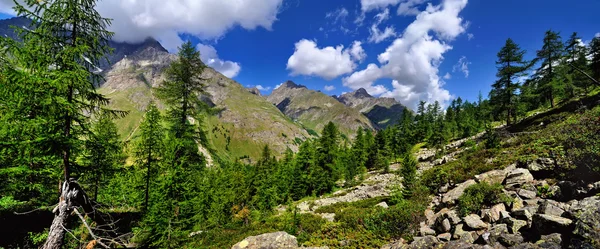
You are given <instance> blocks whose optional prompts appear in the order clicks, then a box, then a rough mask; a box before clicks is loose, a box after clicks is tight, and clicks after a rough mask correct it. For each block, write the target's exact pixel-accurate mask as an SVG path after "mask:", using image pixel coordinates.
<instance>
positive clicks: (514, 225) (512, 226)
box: [504, 218, 527, 234]
mask: <svg viewBox="0 0 600 249" xmlns="http://www.w3.org/2000/svg"><path fill="white" fill-rule="evenodd" d="M504 223H506V225H508V229H509V231H510V233H512V234H516V233H518V232H519V230H521V228H523V227H524V226H527V221H524V220H518V219H515V218H508V219H506V220H504Z"/></svg>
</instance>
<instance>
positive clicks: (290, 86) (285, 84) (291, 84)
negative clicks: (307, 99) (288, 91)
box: [281, 80, 306, 88]
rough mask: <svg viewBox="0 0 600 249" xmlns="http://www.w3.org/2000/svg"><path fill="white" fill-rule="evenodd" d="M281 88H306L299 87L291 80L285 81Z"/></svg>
mask: <svg viewBox="0 0 600 249" xmlns="http://www.w3.org/2000/svg"><path fill="white" fill-rule="evenodd" d="M281 86H283V87H287V88H306V86H304V85H300V84H296V83H294V82H293V81H291V80H288V81H286V82H285V83H283V85H281Z"/></svg>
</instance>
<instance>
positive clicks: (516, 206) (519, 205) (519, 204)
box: [510, 196, 525, 211]
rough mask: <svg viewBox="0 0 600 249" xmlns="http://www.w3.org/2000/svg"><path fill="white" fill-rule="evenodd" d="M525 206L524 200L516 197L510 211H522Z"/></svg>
mask: <svg viewBox="0 0 600 249" xmlns="http://www.w3.org/2000/svg"><path fill="white" fill-rule="evenodd" d="M524 206H525V205H524V204H523V199H521V197H518V196H517V197H515V198H514V199H513V201H512V203H511V204H510V210H511V211H513V210H519V209H522V208H523V207H524Z"/></svg>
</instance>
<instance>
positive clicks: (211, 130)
mask: <svg viewBox="0 0 600 249" xmlns="http://www.w3.org/2000/svg"><path fill="white" fill-rule="evenodd" d="M30 24H31V21H29V20H28V19H26V18H22V17H17V18H11V19H6V20H0V35H2V36H5V37H10V38H13V39H15V38H17V36H16V33H15V32H14V31H13V30H12V29H11V28H10V26H11V25H13V26H16V27H27V26H29V25H30ZM109 45H110V46H111V47H112V48H113V49H114V50H113V53H112V54H111V55H108V62H105V63H103V64H101V65H98V67H99V68H100V69H102V74H103V75H104V76H105V79H106V81H105V82H104V83H103V84H102V85H101V86H99V89H98V91H99V92H101V93H103V94H105V95H106V96H107V97H108V98H110V99H111V101H110V107H112V108H115V109H119V110H126V111H129V115H128V116H126V117H125V118H122V119H119V120H116V123H117V125H118V127H119V130H120V133H121V134H122V136H123V138H124V139H134V138H135V137H136V131H137V128H138V126H139V124H140V122H141V120H142V117H143V113H144V110H145V109H146V107H147V106H148V104H149V103H150V102H151V101H154V102H156V103H157V104H158V106H159V107H160V108H161V109H165V107H164V106H162V105H161V103H160V101H159V100H157V99H156V98H155V97H154V94H153V91H152V87H155V86H158V85H159V84H160V82H161V81H162V80H163V78H164V77H163V71H164V69H165V68H166V67H167V66H168V65H169V64H170V63H171V62H172V61H173V60H175V59H177V56H176V55H174V54H169V53H168V51H167V50H166V49H165V48H164V47H163V46H162V45H161V44H160V43H159V42H158V41H156V40H155V39H152V38H148V39H146V40H145V41H144V42H141V43H138V44H129V43H122V42H115V41H111V42H110V44H109ZM203 78H207V79H209V80H208V82H207V89H206V90H207V92H208V96H203V99H204V100H205V101H206V102H209V104H211V105H213V106H215V107H216V108H217V109H219V110H221V111H220V112H219V113H218V114H217V115H215V116H209V117H206V120H204V123H203V124H202V125H203V127H204V129H205V130H206V131H207V133H208V134H207V135H208V137H209V140H210V144H209V146H208V147H209V148H208V149H209V150H210V151H212V154H215V155H217V156H219V157H224V158H229V159H235V158H241V157H243V158H245V157H249V158H251V159H255V158H257V157H258V156H259V155H260V152H261V149H262V147H263V146H264V145H267V144H268V145H269V146H270V147H271V149H273V150H274V151H276V152H278V153H282V152H284V151H285V150H286V149H287V148H290V149H292V150H294V151H295V150H297V149H298V146H299V145H300V143H301V142H302V141H303V140H305V139H307V138H310V137H314V136H318V133H319V132H320V131H321V130H322V128H323V127H324V126H325V124H327V123H328V122H330V121H331V122H334V123H335V124H336V125H338V127H339V128H340V131H341V132H342V134H344V135H345V136H346V137H347V138H351V137H352V136H353V134H354V133H355V131H356V130H357V129H358V127H363V128H366V129H371V130H376V129H380V128H385V127H386V126H388V125H390V124H394V123H395V122H396V121H397V120H398V119H399V118H400V115H401V114H402V111H403V110H404V108H405V107H404V106H403V105H401V104H400V103H398V102H397V101H395V100H394V99H392V98H375V97H373V96H371V95H369V94H368V93H367V92H366V91H365V90H364V89H359V90H356V91H354V92H351V93H346V94H343V95H341V96H339V97H337V96H333V97H332V96H328V95H326V94H324V93H321V92H320V91H314V90H310V89H308V88H306V87H305V86H302V85H299V84H296V83H294V82H291V81H287V82H285V83H284V84H282V85H281V86H280V87H278V88H277V89H275V90H273V92H272V93H271V94H270V95H268V96H262V95H261V93H260V91H259V90H258V89H256V88H252V89H247V88H244V87H243V86H242V85H241V84H239V83H238V82H236V81H234V80H232V79H229V78H227V77H225V76H223V75H222V74H221V73H219V72H217V71H215V70H214V69H212V68H208V69H207V70H205V72H204V75H203Z"/></svg>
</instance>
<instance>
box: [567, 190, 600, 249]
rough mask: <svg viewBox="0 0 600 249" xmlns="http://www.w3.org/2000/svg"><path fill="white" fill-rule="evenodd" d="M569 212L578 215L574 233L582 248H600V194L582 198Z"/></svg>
mask: <svg viewBox="0 0 600 249" xmlns="http://www.w3.org/2000/svg"><path fill="white" fill-rule="evenodd" d="M569 212H570V213H572V215H573V216H574V217H577V220H576V221H575V228H574V230H573V234H574V235H575V236H576V237H578V238H579V239H578V240H579V241H577V243H578V245H579V246H580V248H600V229H599V227H600V196H594V197H588V198H585V199H583V200H580V201H579V202H577V204H574V205H573V206H571V209H570V211H569Z"/></svg>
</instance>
